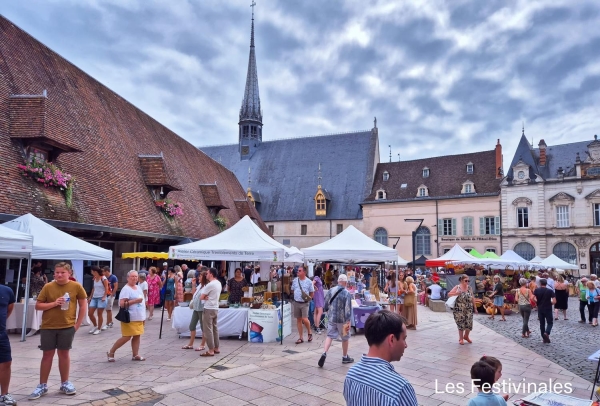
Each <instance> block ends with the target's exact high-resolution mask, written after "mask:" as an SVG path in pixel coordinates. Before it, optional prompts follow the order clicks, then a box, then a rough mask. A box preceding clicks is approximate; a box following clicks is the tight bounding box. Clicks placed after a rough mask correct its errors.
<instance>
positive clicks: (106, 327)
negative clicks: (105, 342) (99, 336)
mask: <svg viewBox="0 0 600 406" xmlns="http://www.w3.org/2000/svg"><path fill="white" fill-rule="evenodd" d="M100 330H102V331H104V330H108V325H104V326H102V328H101V329H100Z"/></svg>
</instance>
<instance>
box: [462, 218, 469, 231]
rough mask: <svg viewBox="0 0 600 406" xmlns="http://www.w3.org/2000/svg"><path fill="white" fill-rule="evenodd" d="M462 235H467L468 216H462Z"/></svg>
mask: <svg viewBox="0 0 600 406" xmlns="http://www.w3.org/2000/svg"><path fill="white" fill-rule="evenodd" d="M463 235H469V218H468V217H463Z"/></svg>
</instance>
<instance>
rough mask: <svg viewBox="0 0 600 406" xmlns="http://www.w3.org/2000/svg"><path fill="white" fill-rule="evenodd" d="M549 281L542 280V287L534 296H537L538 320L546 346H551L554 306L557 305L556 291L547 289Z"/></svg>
mask: <svg viewBox="0 0 600 406" xmlns="http://www.w3.org/2000/svg"><path fill="white" fill-rule="evenodd" d="M547 285H548V281H547V280H546V279H544V278H542V279H540V287H539V288H537V289H536V290H535V291H534V292H533V294H534V295H535V298H536V301H537V308H538V318H539V320H540V333H541V335H542V340H543V341H544V343H545V344H550V332H551V331H552V326H553V325H554V322H553V321H552V305H554V304H556V297H555V294H554V291H553V290H552V289H549V288H548V287H547Z"/></svg>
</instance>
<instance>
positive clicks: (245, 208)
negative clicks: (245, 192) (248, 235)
mask: <svg viewBox="0 0 600 406" xmlns="http://www.w3.org/2000/svg"><path fill="white" fill-rule="evenodd" d="M233 203H234V204H235V209H236V210H237V212H238V216H240V218H241V217H244V216H249V217H250V218H255V217H256V216H255V215H254V214H253V213H252V212H251V211H250V203H249V202H248V201H247V200H234V202H233Z"/></svg>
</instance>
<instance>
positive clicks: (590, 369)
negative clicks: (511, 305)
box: [477, 297, 600, 382]
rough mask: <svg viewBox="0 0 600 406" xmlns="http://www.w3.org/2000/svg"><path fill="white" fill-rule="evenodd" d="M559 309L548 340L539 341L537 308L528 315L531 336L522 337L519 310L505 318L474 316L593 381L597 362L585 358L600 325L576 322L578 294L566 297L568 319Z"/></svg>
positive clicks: (596, 345) (595, 344) (598, 344)
mask: <svg viewBox="0 0 600 406" xmlns="http://www.w3.org/2000/svg"><path fill="white" fill-rule="evenodd" d="M559 313H560V314H559V317H558V320H554V326H553V327H552V333H551V334H550V338H551V340H552V343H551V344H543V343H542V338H541V335H540V324H539V321H538V318H537V311H533V312H532V313H531V318H530V319H529V330H530V331H531V337H530V338H523V337H521V328H522V326H523V319H522V318H521V316H520V315H519V314H518V313H513V314H511V315H509V316H506V322H501V321H499V320H500V317H499V316H496V319H495V320H490V319H489V318H487V317H483V316H481V317H477V321H478V322H479V323H481V324H483V325H485V326H487V327H489V328H491V329H493V330H494V331H496V332H497V333H500V334H502V335H503V336H505V337H508V338H510V339H511V340H513V341H515V342H516V343H518V344H520V345H522V346H523V347H525V348H529V349H530V350H532V351H535V352H536V353H538V354H540V355H542V356H543V357H544V358H546V359H549V360H550V361H553V362H555V363H557V364H558V365H560V366H562V367H563V368H565V369H567V370H569V371H571V372H573V373H574V374H576V375H578V376H580V377H582V378H583V379H585V380H586V381H588V382H593V380H594V375H595V373H596V363H594V362H591V361H587V357H588V356H589V355H590V354H592V353H594V352H596V351H598V349H600V327H592V326H591V325H589V324H587V323H585V324H583V323H578V321H579V320H580V315H579V300H578V299H577V298H574V297H571V298H569V309H568V310H567V318H568V320H563V315H562V312H559ZM587 317H588V313H587V309H586V318H587Z"/></svg>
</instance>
